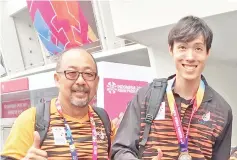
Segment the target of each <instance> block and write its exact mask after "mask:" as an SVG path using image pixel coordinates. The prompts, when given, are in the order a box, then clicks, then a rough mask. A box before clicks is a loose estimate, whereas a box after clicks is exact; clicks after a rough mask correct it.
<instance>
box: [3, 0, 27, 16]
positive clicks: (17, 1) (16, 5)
mask: <svg viewBox="0 0 237 160" xmlns="http://www.w3.org/2000/svg"><path fill="white" fill-rule="evenodd" d="M6 3H7V4H6V10H7V15H8V16H12V15H14V14H16V13H18V12H20V11H21V10H23V9H25V8H26V7H27V4H26V0H8V1H6Z"/></svg>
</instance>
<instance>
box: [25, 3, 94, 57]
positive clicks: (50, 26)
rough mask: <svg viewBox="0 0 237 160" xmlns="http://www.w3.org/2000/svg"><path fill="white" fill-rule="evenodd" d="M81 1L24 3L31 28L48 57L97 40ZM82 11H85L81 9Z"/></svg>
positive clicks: (86, 9)
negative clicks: (31, 23) (35, 32)
mask: <svg viewBox="0 0 237 160" xmlns="http://www.w3.org/2000/svg"><path fill="white" fill-rule="evenodd" d="M81 3H84V2H83V1H55V0H43V1H38V0H27V6H28V10H29V13H30V16H31V19H32V20H33V24H34V27H35V29H36V31H37V33H38V35H39V37H40V39H41V41H42V43H43V45H44V46H45V48H46V49H47V50H48V52H49V53H50V54H51V55H55V54H58V53H60V52H62V51H64V50H66V49H69V48H71V47H75V46H82V45H84V44H88V43H92V42H95V41H97V40H98V38H97V36H96V34H95V33H96V31H95V29H92V27H91V26H90V25H89V23H88V22H89V21H90V19H87V17H86V15H88V14H87V13H86V14H85V12H83V11H88V10H89V11H90V12H92V13H90V14H93V11H92V10H90V9H89V8H85V9H84V8H82V7H81ZM83 9H84V10H83Z"/></svg>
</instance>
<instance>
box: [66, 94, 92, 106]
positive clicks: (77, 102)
mask: <svg viewBox="0 0 237 160" xmlns="http://www.w3.org/2000/svg"><path fill="white" fill-rule="evenodd" d="M70 101H71V104H72V105H74V106H76V107H80V108H84V107H86V106H88V104H89V97H88V96H87V97H85V98H75V97H72V96H71V98H70Z"/></svg>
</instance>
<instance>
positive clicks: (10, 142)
mask: <svg viewBox="0 0 237 160" xmlns="http://www.w3.org/2000/svg"><path fill="white" fill-rule="evenodd" d="M34 125H35V108H33V107H32V108H30V109H28V110H26V111H24V112H22V114H21V115H20V116H19V117H18V118H17V119H16V120H15V122H14V124H13V126H12V129H11V132H10V134H9V136H8V138H7V140H6V143H5V144H4V147H3V151H2V153H1V156H5V157H10V158H13V159H22V158H23V157H24V156H25V155H26V153H27V151H28V149H29V148H30V147H31V145H32V144H33V138H34V137H33V132H34Z"/></svg>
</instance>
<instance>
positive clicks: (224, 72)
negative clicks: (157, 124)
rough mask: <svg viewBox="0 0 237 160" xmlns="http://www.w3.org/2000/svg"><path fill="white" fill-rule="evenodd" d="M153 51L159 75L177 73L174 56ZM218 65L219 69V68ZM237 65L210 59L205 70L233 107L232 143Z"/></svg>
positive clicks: (236, 108) (236, 139) (235, 141)
mask: <svg viewBox="0 0 237 160" xmlns="http://www.w3.org/2000/svg"><path fill="white" fill-rule="evenodd" d="M150 51H153V55H152V56H154V59H155V60H154V62H153V65H154V66H155V67H156V72H157V73H156V74H157V77H159V78H163V77H167V76H169V75H171V74H174V73H175V67H174V63H173V60H172V57H171V56H170V55H169V53H168V52H167V53H162V52H159V50H158V49H154V48H153V49H152V48H150ZM217 66H218V69H217ZM236 73H237V66H236V65H232V64H231V63H228V62H223V61H217V60H213V59H210V60H209V61H208V63H207V65H206V68H205V70H204V73H203V74H204V76H205V78H206V79H207V81H208V84H209V85H210V86H212V87H213V88H214V89H215V90H216V91H217V92H218V93H219V94H221V95H222V96H223V97H224V98H225V100H226V101H227V102H228V103H229V104H230V106H231V107H232V112H233V117H234V121H233V129H232V130H233V134H232V145H233V146H236V145H237V134H236V131H237V126H236V125H235V124H237V118H236V117H237V105H236V104H237V97H236V95H237V85H236V82H237V74H236Z"/></svg>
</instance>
